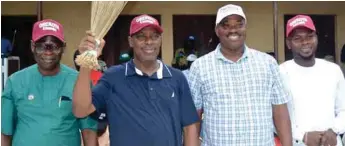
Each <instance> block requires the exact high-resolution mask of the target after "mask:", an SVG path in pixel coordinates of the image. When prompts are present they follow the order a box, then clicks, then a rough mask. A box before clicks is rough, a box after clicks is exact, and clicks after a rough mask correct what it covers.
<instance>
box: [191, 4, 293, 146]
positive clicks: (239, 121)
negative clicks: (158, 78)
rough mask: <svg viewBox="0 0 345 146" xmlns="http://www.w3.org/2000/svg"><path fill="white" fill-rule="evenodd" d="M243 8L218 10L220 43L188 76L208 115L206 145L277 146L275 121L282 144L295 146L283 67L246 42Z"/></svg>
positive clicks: (201, 111)
mask: <svg viewBox="0 0 345 146" xmlns="http://www.w3.org/2000/svg"><path fill="white" fill-rule="evenodd" d="M246 24H247V20H246V17H245V15H244V13H243V11H242V8H241V7H239V6H236V5H231V4H230V5H226V6H223V7H221V8H220V9H219V10H218V12H217V19H216V27H215V31H216V34H217V36H218V37H219V40H220V44H219V45H218V46H217V48H216V49H215V51H213V52H210V53H208V54H206V55H204V56H202V57H201V58H199V59H197V60H196V61H194V63H193V64H192V66H191V69H190V73H189V75H188V79H189V84H190V88H191V93H192V96H193V100H194V103H195V106H196V108H197V110H198V112H199V114H200V117H201V114H203V120H202V126H201V135H202V144H201V145H202V146H274V136H273V131H274V127H273V124H274V125H275V127H276V129H277V133H278V136H279V138H280V140H281V142H282V145H283V146H292V134H291V124H290V118H289V113H288V109H287V106H286V103H287V102H288V101H289V100H290V97H289V94H288V91H287V90H285V88H284V87H283V83H282V79H281V77H280V73H279V66H278V64H277V62H276V61H275V59H274V58H273V57H271V56H270V55H268V54H266V53H263V52H260V51H257V50H254V49H251V48H249V47H248V46H246V45H245V42H244V41H245V38H246Z"/></svg>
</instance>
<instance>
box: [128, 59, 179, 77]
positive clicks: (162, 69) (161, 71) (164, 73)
mask: <svg viewBox="0 0 345 146" xmlns="http://www.w3.org/2000/svg"><path fill="white" fill-rule="evenodd" d="M157 62H158V63H159V68H158V70H157V72H155V73H154V74H152V76H150V78H154V79H163V78H169V77H172V74H171V71H170V69H169V68H168V67H167V66H166V65H165V64H164V63H163V62H162V61H161V60H157ZM125 65H126V66H125V67H126V70H125V76H134V75H138V76H148V75H146V74H145V73H143V72H142V71H141V70H139V69H138V68H136V67H135V64H134V62H133V59H131V60H130V61H128V62H127V63H126V64H125Z"/></svg>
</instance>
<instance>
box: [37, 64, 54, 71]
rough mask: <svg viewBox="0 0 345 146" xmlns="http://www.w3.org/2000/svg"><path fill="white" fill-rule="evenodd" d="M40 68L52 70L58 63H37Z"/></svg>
mask: <svg viewBox="0 0 345 146" xmlns="http://www.w3.org/2000/svg"><path fill="white" fill-rule="evenodd" d="M38 66H39V67H40V69H42V70H44V71H52V70H54V69H56V68H57V67H58V64H52V65H47V64H38Z"/></svg>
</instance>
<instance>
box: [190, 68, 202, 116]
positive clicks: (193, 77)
mask: <svg viewBox="0 0 345 146" xmlns="http://www.w3.org/2000/svg"><path fill="white" fill-rule="evenodd" d="M196 63H197V62H194V63H193V64H192V65H191V67H190V70H189V73H188V77H187V78H188V83H189V87H190V91H191V95H192V98H193V101H194V104H195V107H196V109H197V110H201V109H202V108H203V96H202V94H201V86H202V83H201V80H200V71H199V67H198V64H196Z"/></svg>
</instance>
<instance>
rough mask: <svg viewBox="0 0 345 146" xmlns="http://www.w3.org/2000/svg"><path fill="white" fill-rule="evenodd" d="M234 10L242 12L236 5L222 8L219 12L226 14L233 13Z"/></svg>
mask: <svg viewBox="0 0 345 146" xmlns="http://www.w3.org/2000/svg"><path fill="white" fill-rule="evenodd" d="M233 10H236V11H240V10H239V7H236V6H234V5H229V6H225V7H223V8H220V10H219V12H220V13H225V12H228V11H233Z"/></svg>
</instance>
